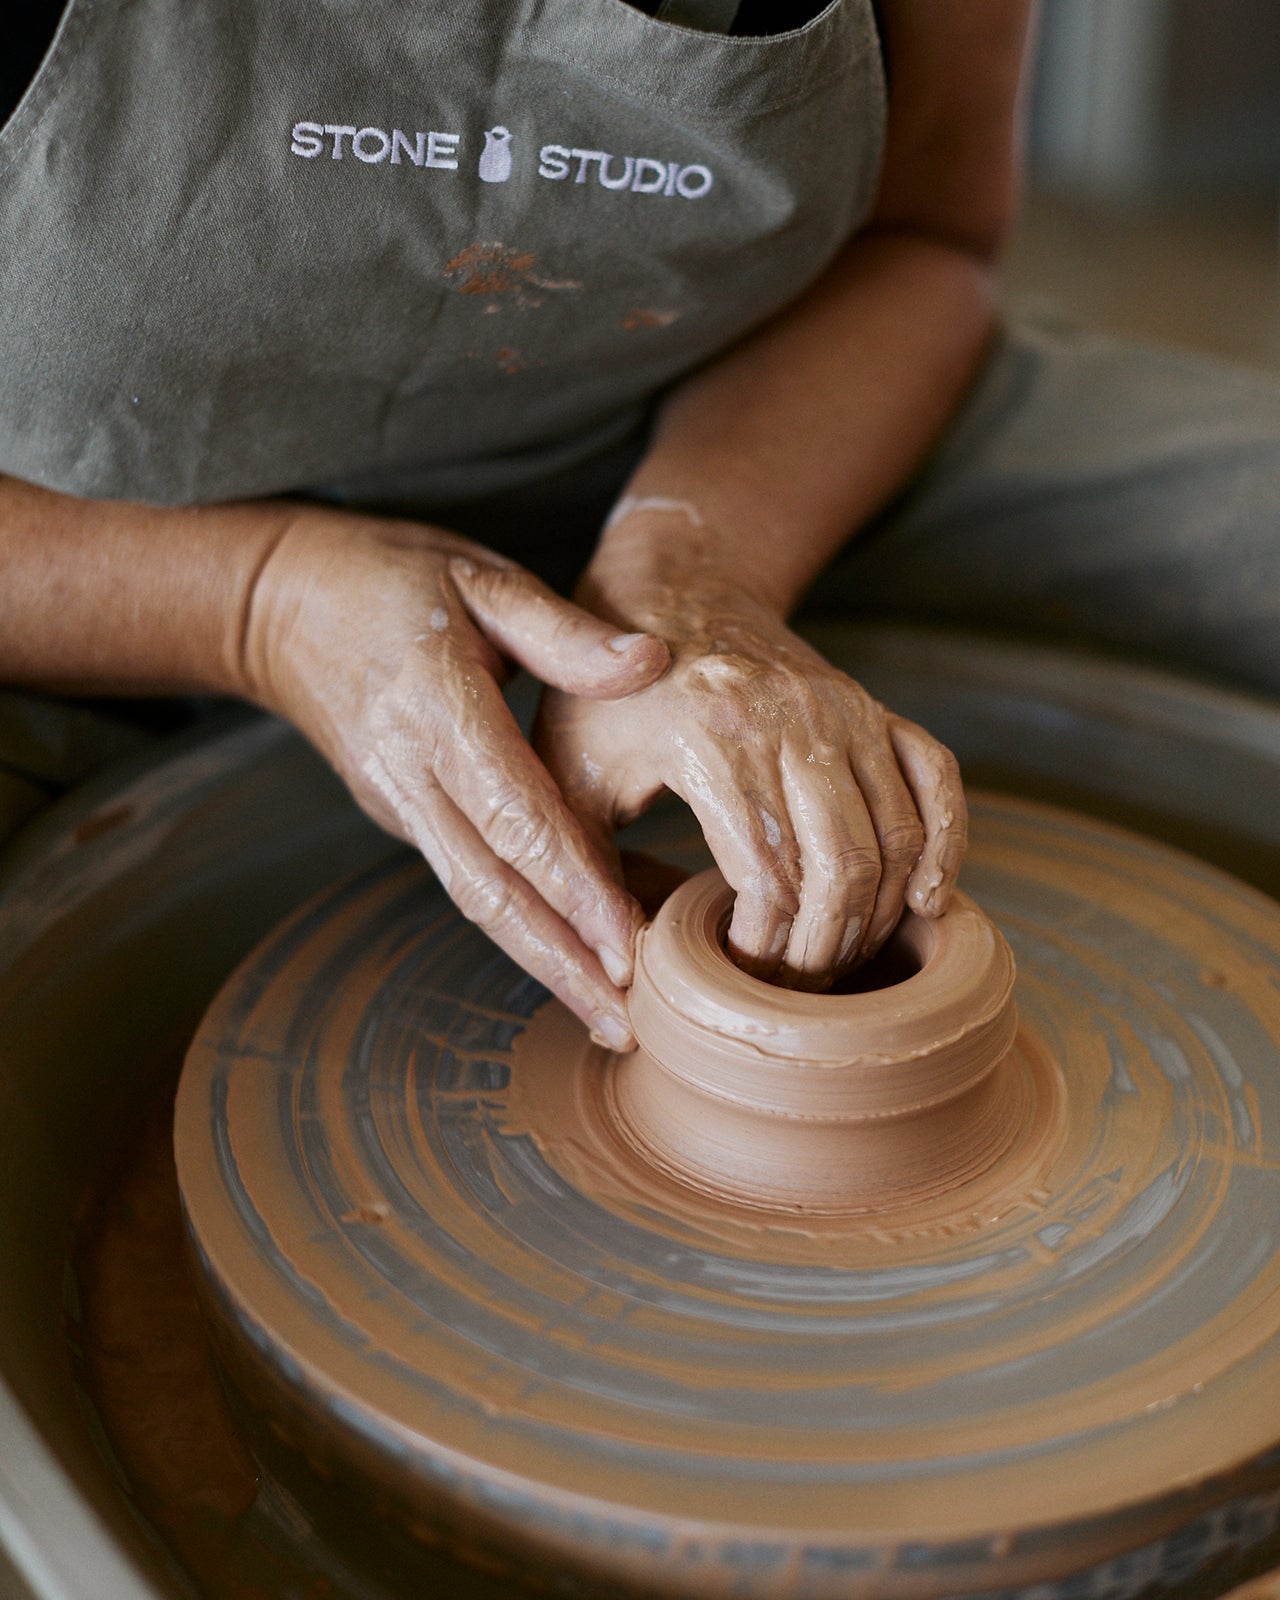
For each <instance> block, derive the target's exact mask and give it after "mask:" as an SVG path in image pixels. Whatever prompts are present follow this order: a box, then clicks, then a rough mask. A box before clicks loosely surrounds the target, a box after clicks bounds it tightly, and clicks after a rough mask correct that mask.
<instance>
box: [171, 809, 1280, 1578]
mask: <svg viewBox="0 0 1280 1600" xmlns="http://www.w3.org/2000/svg"><path fill="white" fill-rule="evenodd" d="M972 838H973V845H972V850H971V854H970V858H969V861H968V863H967V865H966V868H965V874H964V884H965V889H966V893H967V896H968V897H970V898H968V899H964V898H962V899H960V900H959V902H958V904H957V908H956V909H955V910H954V911H952V912H950V913H948V916H947V918H946V919H944V921H943V922H942V923H940V924H936V925H924V924H913V923H910V922H909V923H908V924H907V925H906V927H905V928H904V930H903V933H902V935H901V940H900V944H899V947H898V949H897V950H896V952H891V953H890V955H889V956H888V957H887V958H886V960H885V970H883V971H882V972H881V974H880V984H881V986H880V987H878V988H872V989H871V990H869V992H866V993H862V994H854V993H850V994H845V995H831V996H817V997H815V996H808V995H806V996H797V995H788V994H785V993H783V992H781V991H778V990H772V989H769V988H767V986H764V985H759V984H757V983H755V982H754V980H750V979H745V978H743V977H742V975H741V974H738V973H737V972H736V969H734V968H733V967H732V964H731V963H729V962H728V961H727V958H725V957H724V953H723V949H722V946H721V943H720V937H721V931H722V928H723V924H724V918H725V914H726V903H727V902H726V900H725V896H724V891H723V889H722V888H721V887H720V886H719V884H718V883H717V881H716V880H715V879H714V878H713V877H712V878H703V879H697V880H694V881H693V882H692V883H690V884H689V885H686V887H685V888H684V889H682V890H679V891H677V894H676V895H675V896H674V897H673V898H672V900H671V901H670V902H669V903H668V906H667V908H666V912H665V913H664V914H663V916H661V917H659V919H658V920H657V921H656V922H655V923H654V924H653V926H652V927H651V928H650V930H649V931H648V932H647V933H646V934H645V936H644V938H643V942H642V950H641V958H640V970H639V976H638V978H637V983H636V988H635V991H634V994H633V1001H632V1004H633V1012H634V1021H635V1026H636V1031H637V1034H638V1036H639V1037H640V1039H641V1040H642V1043H643V1045H644V1050H643V1053H641V1054H637V1055H634V1056H631V1057H613V1056H610V1055H609V1054H608V1053H607V1052H605V1051H603V1050H601V1049H600V1048H598V1047H596V1046H594V1045H593V1044H592V1043H591V1042H590V1040H589V1039H588V1038H587V1037H586V1035H585V1033H584V1031H583V1029H582V1028H581V1026H580V1025H579V1024H578V1023H577V1022H576V1021H575V1020H574V1019H573V1018H572V1017H571V1016H570V1015H569V1014H568V1013H567V1012H566V1011H565V1010H564V1009H563V1008H562V1007H561V1006H559V1005H558V1004H557V1003H555V1002H553V1001H551V1000H549V999H548V997H547V995H546V992H545V990H543V989H542V988H540V987H539V985H538V984H536V983H535V982H534V981H533V980H532V979H530V978H528V977H527V976H525V975H524V974H523V973H522V972H520V971H519V970H518V969H517V968H516V967H515V966H514V965H513V964H512V963H511V962H510V961H508V960H507V959H506V958H505V957H504V956H502V955H501V954H500V953H499V952H497V951H496V950H495V949H494V948H493V947H492V946H491V945H489V944H488V943H487V941H486V940H485V939H484V937H483V936H482V935H481V934H479V933H478V932H476V931H475V930H474V929H472V928H470V927H469V926H468V925H467V924H465V923H464V922H463V921H462V920H461V919H460V918H459V916H458V915H457V914H456V912H455V911H454V910H453V908H452V906H451V905H450V904H449V902H448V901H447V899H446V898H445V896H444V895H443V893H442V892H441V891H440V890H439V888H438V886H436V885H435V884H434V882H433V880H432V879H431V878H430V875H429V874H428V873H427V872H426V871H425V870H424V869H423V868H421V867H420V866H418V865H416V864H413V863H411V862H403V861H400V862H392V863H390V864H386V865H383V866H380V867H377V868H374V869H372V870H370V871H369V872H366V873H364V874H363V875H362V876H360V877H358V878H355V879H352V880H349V881H346V882H344V883H342V884H340V885H338V886H337V887H335V888H334V889H332V890H331V891H329V892H328V893H326V894H325V895H323V896H322V897H321V898H319V899H318V900H316V901H313V902H312V903H311V904H310V905H309V906H307V907H305V908H304V909H303V910H302V911H300V912H299V913H298V914H297V915H296V916H295V917H293V918H292V919H290V921H288V922H287V923H285V924H284V925H283V926H282V927H281V928H280V929H279V930H278V931H277V932H276V933H275V934H274V935H273V936H272V937H271V938H270V939H268V940H267V941H266V942H265V943H264V944H263V945H262V946H261V947H260V948H259V950H258V951H257V952H255V954H254V955H253V956H251V957H250V959H249V960H248V961H247V962H246V963H245V965H244V966H243V967H242V968H241V969H240V970H239V972H238V973H236V974H235V975H234V976H233V978H232V979H231V980H230V981H229V983H228V984H227V986H226V987H225V989H224V990H223V993H222V994H221V996H220V997H219V999H218V1001H217V1002H216V1004H215V1005H214V1007H213V1009H212V1011H211V1012H210V1014H209V1015H208V1017H207V1018H206V1020H205V1023H204V1024H203V1026H202V1028H201V1030H200V1033H199V1035H198V1037H197V1039H196V1041H195V1043H194V1045H193V1047H192V1049H191V1052H190V1055H189V1057H188V1061H187V1065H186V1069H185V1072H184V1076H183V1081H182V1085H181V1089H180V1093H179V1100H178V1107H177V1118H176V1151H177V1163H178V1178H179V1184H180V1189H181V1193H182V1198H183V1204H184V1208H185V1212H186V1218H187V1225H188V1230H189V1234H190V1240H191V1251H192V1258H193V1261H194V1263H195V1268H196V1276H197V1284H198V1288H199V1292H200V1294H201V1297H202V1302H203V1307H204V1312H205V1316H206V1319H207V1323H208V1326H209V1329H210V1331H211V1333H212V1335H213V1339H214V1344H215V1348H216V1350H217V1353H218V1356H219V1359H220V1362H221V1364H222V1367H223V1370H224V1374H225V1376H226V1377H227V1379H228V1381H229V1387H230V1389H231V1391H232V1393H233V1394H235V1395H236V1396H237V1397H238V1403H239V1404H240V1407H241V1412H242V1416H243V1418H244V1419H245V1421H246V1425H247V1427H248V1429H249V1433H250V1437H251V1440H252V1442H253V1443H254V1445H255V1448H257V1449H258V1450H259V1451H260V1453H262V1454H263V1455H264V1457H266V1458H268V1459H269V1461H270V1463H271V1466H272V1470H273V1471H276V1472H278V1473H281V1474H284V1475H286V1476H288V1475H289V1474H290V1473H293V1474H294V1475H293V1476H292V1477H290V1478H289V1481H290V1483H291V1485H292V1487H293V1491H294V1493H295V1494H296V1495H297V1496H298V1498H299V1499H301V1500H303V1501H304V1502H305V1503H306V1504H307V1505H308V1506H310V1507H312V1508H313V1509H315V1512H316V1515H317V1516H319V1515H321V1510H322V1505H323V1502H324V1500H325V1497H326V1495H328V1496H334V1497H337V1499H338V1500H339V1501H340V1502H341V1504H342V1505H343V1506H344V1507H345V1508H346V1511H345V1514H346V1516H347V1519H348V1521H352V1520H358V1521H363V1523H364V1524H365V1526H366V1527H368V1528H372V1529H376V1530H377V1531H378V1539H377V1549H378V1553H379V1559H381V1560H384V1561H386V1562H391V1561H393V1560H394V1562H396V1563H407V1564H408V1565H407V1566H406V1567H405V1570H409V1567H411V1564H412V1560H413V1552H414V1551H415V1550H416V1549H423V1550H425V1549H427V1548H430V1547H432V1546H436V1547H438V1546H439V1545H444V1546H447V1547H448V1548H451V1549H454V1550H458V1551H462V1552H464V1553H466V1554H467V1555H469V1556H470V1557H471V1558H473V1559H475V1560H476V1561H478V1562H480V1563H483V1564H484V1565H486V1566H487V1567H488V1568H490V1569H491V1570H493V1569H496V1570H499V1571H508V1572H515V1573H518V1574H520V1576H521V1577H522V1578H524V1579H526V1580H529V1579H532V1580H537V1578H538V1575H539V1574H544V1575H545V1576H546V1578H547V1582H548V1583H549V1584H551V1585H553V1586H554V1585H555V1584H559V1586H560V1587H561V1588H563V1587H564V1586H565V1585H566V1584H571V1585H572V1586H573V1592H575V1593H582V1594H600V1595H617V1594H628V1593H632V1594H645V1595H672V1596H687V1597H690V1600H692V1597H695V1596H708V1597H711V1596H724V1597H727V1596H730V1595H733V1596H747V1597H766V1596H769V1597H782V1596H786V1597H789V1600H799V1597H802V1596H803V1597H805V1600H835V1597H840V1600H846V1597H858V1596H868V1597H870V1596H884V1597H898V1596H901V1597H903V1600H916V1597H918V1600H926V1597H940V1596H946V1595H957V1594H974V1595H979V1594H989V1593H993V1592H1003V1591H1006V1590H1011V1589H1016V1588H1017V1587H1019V1586H1023V1585H1031V1584H1043V1585H1046V1586H1047V1587H1046V1588H1044V1589H1043V1590H1040V1591H1038V1593H1039V1594H1040V1595H1042V1596H1043V1597H1044V1600H1055V1597H1063V1600H1065V1596H1066V1595H1067V1594H1068V1593H1072V1592H1077V1591H1078V1585H1077V1586H1076V1588H1072V1582H1071V1575H1072V1574H1078V1573H1080V1572H1081V1571H1083V1570H1084V1569H1089V1568H1093V1569H1096V1570H1095V1571H1094V1572H1093V1573H1092V1574H1091V1576H1090V1579H1089V1588H1088V1593H1089V1594H1090V1595H1091V1596H1097V1597H1098V1600H1132V1597H1134V1596H1137V1595H1138V1594H1139V1593H1140V1592H1142V1590H1144V1589H1145V1588H1146V1587H1147V1586H1148V1585H1149V1584H1150V1583H1151V1581H1152V1579H1153V1578H1154V1577H1156V1576H1159V1577H1160V1578H1162V1579H1166V1580H1167V1579H1168V1578H1169V1577H1170V1575H1171V1574H1172V1575H1174V1576H1175V1577H1176V1576H1177V1574H1178V1573H1179V1572H1181V1574H1182V1576H1184V1577H1185V1576H1187V1575H1189V1574H1192V1573H1194V1572H1196V1571H1198V1570H1200V1566H1201V1565H1202V1564H1203V1563H1205V1562H1211V1561H1212V1560H1213V1559H1214V1557H1215V1555H1216V1554H1217V1553H1218V1551H1219V1550H1220V1549H1221V1548H1222V1547H1223V1546H1222V1541H1223V1540H1226V1539H1228V1538H1230V1539H1234V1540H1235V1541H1236V1544H1237V1545H1238V1544H1239V1543H1240V1540H1241V1537H1242V1535H1241V1533H1240V1530H1241V1528H1242V1527H1243V1528H1247V1529H1248V1530H1250V1531H1249V1533H1248V1535H1247V1536H1246V1542H1248V1540H1254V1541H1255V1542H1256V1541H1261V1540H1262V1539H1264V1538H1266V1537H1268V1536H1269V1535H1271V1534H1272V1533H1274V1531H1275V1529H1276V1527H1277V1524H1280V1453H1278V1452H1277V1449H1276V1447H1277V1445H1278V1444H1280V1046H1278V1041H1280V979H1278V977H1277V974H1278V973H1280V907H1278V906H1277V905H1276V904H1275V903H1273V902H1271V901H1269V900H1267V899H1266V898H1264V897H1263V896H1261V895H1259V894H1257V893H1255V892H1253V891H1251V890H1249V889H1247V888H1245V887H1244V886H1242V885H1240V884H1238V883H1236V882H1235V881H1234V880H1232V879H1230V878H1228V877H1226V876H1225V875H1223V874H1221V873H1219V872H1217V871H1215V870H1214V869H1212V868H1208V867H1205V866H1203V865H1201V864H1200V863H1197V862H1195V861H1193V860H1191V859H1190V858H1188V857H1185V856H1181V855H1179V854H1178V853H1176V852H1174V851H1172V850H1169V849H1166V848H1164V847H1163V846H1158V845H1155V844H1153V843H1151V842H1149V841H1146V840H1143V839H1141V838H1139V837H1137V836H1135V835H1132V834H1128V833H1124V832H1122V831H1120V830H1117V829H1114V828H1110V827H1107V826H1104V825H1102V824H1098V823H1094V822H1090V821H1086V820H1084V819H1082V818H1079V817H1075V816H1072V815H1070V814H1068V813H1065V812H1060V811H1054V810H1051V809H1049V808H1046V807H1040V806H1035V805H1031V804H1028V803H1025V802H1015V801H1009V800H1002V799H995V798H992V797H990V796H978V797H975V800H974V805H973V832H972ZM978 907H981V911H979V910H978V909H977V908H978ZM987 918H990V924H994V929H993V928H992V927H991V925H990V924H988V922H987V920H986V919H987ZM996 929H998V930H999V931H998V933H997V932H996V931H995V930H996ZM1006 942H1007V946H1008V950H1011V951H1012V956H1013V959H1014V960H1015V961H1016V980H1014V981H1013V984H1012V992H1010V985H1009V980H1010V978H1011V977H1012V968H1011V966H1010V965H1009V956H1008V951H1006V948H1005V945H1006ZM874 981H875V980H874V978H873V977H868V978H867V979H866V980H864V982H874ZM859 1017H861V1019H862V1022H861V1024H860V1025H859V1023H858V1022H857V1018H859ZM690 1041H692V1048H691V1047H690ZM793 1055H794V1057H795V1059H789V1057H791V1056H793ZM354 1504H360V1505H362V1506H364V1507H365V1508H367V1515H365V1516H364V1517H363V1518H360V1519H352V1517H351V1507H352V1506H353V1505H354ZM1250 1519H1252V1520H1250ZM1179 1563H1181V1566H1179ZM406 1592H409V1590H406Z"/></svg>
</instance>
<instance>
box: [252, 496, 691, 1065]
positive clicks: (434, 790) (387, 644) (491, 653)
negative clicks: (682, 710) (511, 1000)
mask: <svg viewBox="0 0 1280 1600" xmlns="http://www.w3.org/2000/svg"><path fill="white" fill-rule="evenodd" d="M242 640H243V645H242V650H241V659H242V663H243V665H242V674H243V677H244V679H245V686H246V692H247V693H248V694H249V695H250V697H251V698H253V699H255V700H257V701H258V702H259V703H260V704H262V705H265V706H267V707H268V708H269V709H271V710H273V711H276V712H278V713H279V714H281V715H282V716H285V717H287V718H288V719H289V720H290V721H291V722H293V723H294V724H295V725H296V726H297V727H298V728H299V729H300V730H301V731H302V732H303V733H304V734H306V736H307V737H308V738H309V739H310V740H311V741H312V743H313V744H315V745H316V746H317V747H318V749H319V750H320V751H321V752H322V753H323V754H324V755H325V756H326V757H327V758H328V759H329V761H330V762H331V763H332V765H333V766H334V767H335V768H336V769H337V771H338V773H339V774H340V775H341V776H342V778H343V779H344V780H345V782H346V783H347V785H348V787H349V788H350V790H351V792H352V794H353V795H354V796H355V798H356V800H357V801H358V802H359V803H360V805H361V806H362V807H363V809H364V810H365V811H366V812H367V813H368V814H369V816H371V817H372V818H373V819H374V820H375V821H376V822H378V823H380V824H381V825H382V826H383V827H385V828H387V829H388V830H389V831H390V832H391V833H393V834H396V835H397V836H399V837H400V838H402V839H405V840H406V841H408V842H410V843H412V844H414V845H416V846H417V848H418V849H419V850H420V851H421V852H422V854H423V855H424V856H425V858H426V860H427V862H428V863H429V864H430V866H431V867H432V869H433V870H434V871H435V873H436V875H437V876H438V878H439V879H440V882H441V883H442V884H443V886H444V888H445V889H446V891H447V892H448V893H449V895H450V896H451V897H452V899H453V900H454V902H455V903H456V905H457V906H458V908H459V909H460V910H461V911H462V912H463V914H464V915H465V916H467V917H469V918H470V919H471V921H473V922H475V923H477V924H478V925H479V926H480V927H481V928H483V929H484V931H485V932H486V933H487V934H488V935H489V936H490V937H491V938H492V939H493V940H494V942H495V943H496V944H498V945H500V946H501V948H502V949H503V950H505V951H506V952H507V953H508V955H510V956H512V957H513V958H514V959H515V960H516V961H518V962H519V963H520V964H521V966H523V967H524V968H525V970H526V971H528V972H530V973H532V974H533V976H534V977H536V978H537V979H539V981H540V982H542V983H544V984H545V985H546V986H547V987H548V988H549V989H551V990H552V991H553V992H554V993H555V994H557V995H558V996H559V997H560V999H562V1000H563V1001H564V1002H565V1003H566V1004H567V1005H568V1006H569V1007H570V1008H571V1009H572V1010H573V1011H574V1012H575V1013H576V1014H577V1015H578V1016H579V1017H581V1018H582V1020H583V1021H584V1022H585V1023H586V1024H587V1026H588V1027H589V1028H590V1030H591V1032H592V1035H593V1036H594V1037H595V1038H596V1039H597V1040H598V1041H599V1042H601V1043H603V1044H606V1045H608V1046H610V1047H611V1048H613V1049H629V1048H631V1047H632V1046H633V1045H634V1039H633V1037H632V1035H631V1031H630V1027H629V1024H628V1022H627V1019H626V1010H625V1005H624V1000H623V990H624V989H625V988H626V986H627V985H628V984H629V983H630V981H631V977H632V971H633V959H634V947H635V935H636V931H637V929H638V928H639V926H640V924H641V922H642V920H643V918H642V913H641V911H640V908H639V907H638V905H637V904H636V903H635V901H634V900H633V899H632V898H631V897H630V895H628V894H627V892H626V891H625V889H623V888H622V886H621V885H620V884H619V882H618V881H617V880H616V878H615V876H614V870H613V868H612V867H611V866H610V865H609V864H608V863H607V861H606V857H605V855H604V853H603V852H602V850H601V849H600V847H599V845H598V844H596V843H595V842H593V840H592V839H591V837H590V836H589V835H588V833H587V832H586V830H585V829H584V828H583V826H582V824H581V823H580V822H579V821H578V820H577V818H576V817H574V815H573V814H572V812H571V811H570V810H569V809H568V807H567V806H566V804H565V802H564V800H563V798H562V797H561V794H560V791H559V789H557V787H556V785H555V783H554V782H553V781H552V779H551V777H550V775H549V774H548V772H547V770H546V768H545V767H544V766H543V765H542V763H541V762H540V761H539V760H538V758H537V757H536V756H535V755H534V753H533V751H532V749H531V748H530V746H529V744H528V742H527V741H526V740H525V739H524V737H523V736H522V734H521V733H520V730H519V728H518V727H517V725H516V722H515V719H514V718H513V717H512V715H511V712H510V710H509V709H508V707H507V705H506V702H505V701H504V699H503V697H502V694H501V689H500V685H501V683H502V681H503V680H504V678H505V677H506V675H507V665H506V663H507V662H508V661H514V662H518V663H519V664H520V665H521V666H523V667H525V668H527V670H528V671H529V672H531V673H532V674H533V675H534V676H535V677H537V678H539V679H540V680H541V681H542V682H543V683H546V684H550V685H552V686H553V687H555V688H558V689H563V690H565V691H566V692H567V693H569V694H573V695H582V696H587V697H589V698H594V699H602V700H607V699H617V698H620V697H621V696H624V695H628V694H631V693H633V692H634V691H635V690H637V689H643V688H645V687H646V686H647V685H649V684H650V683H652V682H654V681H655V680H656V679H657V678H659V677H661V675H662V674H663V672H665V671H666V669H667V665H668V660H669V657H668V653H667V648H666V646H665V645H664V644H663V643H662V642H661V640H659V639H656V638H654V637H653V636H652V635H650V634H620V633H619V630H618V629H617V628H615V627H612V626H610V625H609V624H607V623H604V622H601V621H599V620H598V619H597V618H595V617H593V616H591V615H590V614H589V613H588V612H586V611H583V610H581V609H580V608H579V607H577V606H575V605H572V604H571V603H570V602H569V601H567V600H563V599H561V598H560V597H559V596H558V595H556V594H555V593H554V592H553V591H552V590H550V589H549V588H547V587H546V586H545V585H544V584H543V583H541V582H540V581H539V580H538V579H537V578H535V577H534V576H533V575H532V573H529V572H527V571H525V570H524V569H523V568H522V567H518V566H516V565H515V564H514V563H512V562H509V561H507V560H505V559H503V558H502V557H500V556H497V555H494V554H493V553H492V552H491V551H488V550H485V549H484V548H483V547H482V546H480V545H477V544H474V543H472V542H471V541H470V540H467V539H463V538H461V537H459V536H458V535H455V534H452V533H448V532H446V531H444V530H443V529H438V528H432V527H427V526H423V525H421V524H418V523H412V522H396V521H384V520H381V519H377V518H372V517H363V516H357V515H352V514H348V513H343V512H337V511H333V510H329V509H327V508H321V507H306V506H304V507H299V508H297V509H296V511H295V512H294V513H293V515H292V516H291V518H290V520H289V522H288V523H287V525H286V527H285V529H284V532H283V533H282V535H281V536H280V537H279V539H278V540H277V541H276V543H275V544H274V546H273V547H272V548H271V550H270V553H269V554H268V555H267V557H266V559H265V560H264V562H263V564H262V567H261V570H260V571H259V573H258V576H257V578H256V580H255V582H254V586H253V589H252V593H251V595H250V596H249V599H248V601H247V604H246V608H245V615H244V619H243V627H242Z"/></svg>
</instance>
